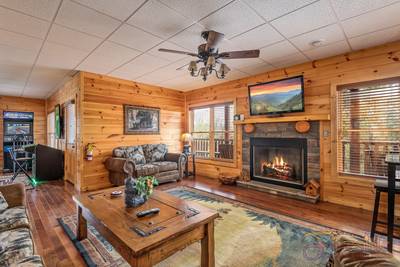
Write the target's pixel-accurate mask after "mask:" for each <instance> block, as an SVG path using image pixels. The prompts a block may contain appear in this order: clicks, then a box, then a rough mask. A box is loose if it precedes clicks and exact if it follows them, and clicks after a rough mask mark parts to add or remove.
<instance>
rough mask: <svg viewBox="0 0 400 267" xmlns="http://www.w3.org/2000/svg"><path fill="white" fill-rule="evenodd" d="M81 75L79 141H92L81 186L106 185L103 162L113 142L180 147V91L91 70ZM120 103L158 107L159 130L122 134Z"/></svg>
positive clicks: (182, 106)
mask: <svg viewBox="0 0 400 267" xmlns="http://www.w3.org/2000/svg"><path fill="white" fill-rule="evenodd" d="M81 75H83V88H84V90H83V101H82V116H83V117H82V118H83V120H82V129H81V130H82V143H83V145H86V144H87V143H95V145H96V149H95V152H94V159H93V161H86V160H83V174H82V177H81V189H82V190H93V189H97V188H103V187H108V186H110V183H109V180H108V172H107V170H106V169H105V168H104V165H103V162H104V160H105V159H106V158H107V157H110V156H111V153H112V149H113V148H115V147H117V146H125V145H140V144H150V143H165V144H167V145H168V149H169V151H171V152H179V151H182V144H181V141H180V136H181V134H182V133H183V131H184V129H185V98H184V94H183V93H182V92H179V91H176V90H171V89H166V88H161V87H157V86H151V85H146V84H142V83H136V82H132V81H127V80H122V79H117V78H112V77H108V76H103V75H97V74H92V73H81ZM123 104H130V105H138V106H146V107H156V108H160V134H158V135H124V133H123V131H124V122H123V120H124V114H123Z"/></svg>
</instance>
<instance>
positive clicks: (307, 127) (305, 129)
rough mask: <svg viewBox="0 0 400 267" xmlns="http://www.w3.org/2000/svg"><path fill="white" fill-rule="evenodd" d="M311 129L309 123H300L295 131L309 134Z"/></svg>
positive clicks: (297, 123)
mask: <svg viewBox="0 0 400 267" xmlns="http://www.w3.org/2000/svg"><path fill="white" fill-rule="evenodd" d="M310 128H311V125H310V123H309V122H308V121H298V122H296V125H295V129H296V131H297V132H298V133H308V132H309V131H310Z"/></svg>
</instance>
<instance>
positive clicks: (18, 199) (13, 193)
mask: <svg viewBox="0 0 400 267" xmlns="http://www.w3.org/2000/svg"><path fill="white" fill-rule="evenodd" d="M0 192H1V193H2V194H3V196H4V198H5V199H6V201H7V203H8V207H9V208H12V207H16V206H26V202H25V185H24V184H22V183H16V184H10V185H3V186H0Z"/></svg>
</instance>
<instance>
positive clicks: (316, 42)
mask: <svg viewBox="0 0 400 267" xmlns="http://www.w3.org/2000/svg"><path fill="white" fill-rule="evenodd" d="M324 43H325V40H323V39H320V40H315V41H312V42H311V43H310V45H311V46H313V47H320V46H322V45H323V44H324Z"/></svg>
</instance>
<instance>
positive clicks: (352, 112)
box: [337, 79, 400, 177]
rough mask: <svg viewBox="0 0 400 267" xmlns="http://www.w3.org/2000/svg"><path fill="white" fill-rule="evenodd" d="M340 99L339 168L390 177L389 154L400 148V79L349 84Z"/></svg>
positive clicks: (340, 92) (365, 174) (338, 121)
mask: <svg viewBox="0 0 400 267" xmlns="http://www.w3.org/2000/svg"><path fill="white" fill-rule="evenodd" d="M337 99H338V101H337V111H338V116H337V127H338V142H337V144H338V147H337V151H338V153H337V156H338V158H337V162H338V171H339V172H340V173H344V174H356V175H363V176H373V177H387V164H385V156H386V154H387V153H391V152H397V153H398V152H399V147H400V79H387V80H380V81H375V82H370V83H361V84H354V85H347V86H343V87H341V88H339V90H338V98H337Z"/></svg>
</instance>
